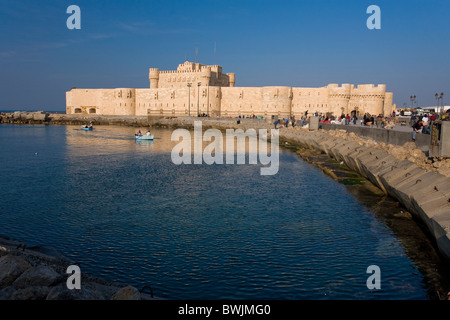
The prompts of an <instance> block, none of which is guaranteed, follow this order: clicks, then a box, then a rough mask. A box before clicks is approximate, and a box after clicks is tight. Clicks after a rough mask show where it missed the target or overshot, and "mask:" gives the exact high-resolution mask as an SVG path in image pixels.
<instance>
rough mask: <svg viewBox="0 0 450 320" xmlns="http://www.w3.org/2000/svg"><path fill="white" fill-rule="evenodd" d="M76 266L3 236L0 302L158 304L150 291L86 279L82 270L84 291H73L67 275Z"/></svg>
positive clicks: (40, 248)
mask: <svg viewBox="0 0 450 320" xmlns="http://www.w3.org/2000/svg"><path fill="white" fill-rule="evenodd" d="M73 264H75V265H76V263H74V262H73V261H70V260H69V259H67V258H66V257H64V256H63V255H62V254H61V253H59V252H57V251H56V250H54V249H52V248H49V247H44V246H34V247H29V248H28V247H27V246H26V244H25V243H22V242H19V241H16V240H13V239H10V238H8V237H6V236H0V300H159V299H157V298H154V297H153V294H152V292H150V293H147V290H146V292H145V293H144V292H140V291H139V290H138V289H136V288H135V287H132V286H123V285H120V284H117V283H113V282H108V281H105V280H102V279H99V278H96V277H92V276H90V275H87V274H85V273H83V268H82V266H81V267H80V268H81V289H79V290H77V289H73V290H70V289H68V288H67V284H66V282H67V279H68V278H69V276H70V275H71V274H67V273H66V271H67V268H68V266H70V265H73Z"/></svg>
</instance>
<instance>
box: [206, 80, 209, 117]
mask: <svg viewBox="0 0 450 320" xmlns="http://www.w3.org/2000/svg"><path fill="white" fill-rule="evenodd" d="M206 116H207V117H209V86H208V100H207V104H206Z"/></svg>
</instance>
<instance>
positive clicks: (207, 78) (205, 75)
mask: <svg viewBox="0 0 450 320" xmlns="http://www.w3.org/2000/svg"><path fill="white" fill-rule="evenodd" d="M200 81H201V83H202V85H203V86H209V84H210V83H211V68H208V67H206V68H202V71H201V75H200Z"/></svg>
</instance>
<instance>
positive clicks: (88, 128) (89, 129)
mask: <svg viewBox="0 0 450 320" xmlns="http://www.w3.org/2000/svg"><path fill="white" fill-rule="evenodd" d="M81 129H82V130H85V131H92V130H94V127H85V126H82V127H81Z"/></svg>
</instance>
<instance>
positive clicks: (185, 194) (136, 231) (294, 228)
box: [0, 125, 428, 299]
mask: <svg viewBox="0 0 450 320" xmlns="http://www.w3.org/2000/svg"><path fill="white" fill-rule="evenodd" d="M135 130H136V129H134V128H128V127H113V126H104V127H100V126H99V127H97V128H96V129H95V130H94V131H92V132H87V131H82V130H80V127H79V126H14V125H0V177H1V179H0V190H1V201H0V234H5V235H8V236H10V237H13V238H16V239H20V240H23V241H25V242H27V244H28V245H29V246H32V245H47V246H51V247H54V248H56V249H57V250H59V251H61V252H63V253H64V254H66V255H67V256H69V257H71V258H73V259H74V260H75V261H78V262H80V263H81V266H82V268H81V269H82V272H87V273H89V274H92V275H94V276H99V277H103V278H105V279H108V280H111V281H119V282H122V283H125V284H131V285H134V286H136V287H137V288H142V287H143V286H144V285H147V284H151V285H152V287H153V288H154V292H155V295H158V296H160V297H164V298H169V299H427V298H428V297H427V286H426V283H425V281H424V277H423V275H422V274H421V273H420V272H419V271H418V269H417V267H416V266H415V265H414V263H412V262H411V260H410V259H409V258H408V257H407V256H406V255H405V253H404V250H403V248H402V246H401V245H400V244H399V242H398V240H397V239H396V238H395V236H394V235H393V232H392V231H391V230H390V229H388V228H387V227H386V226H385V225H384V224H383V222H382V221H380V220H379V219H377V217H376V216H374V214H373V213H372V212H371V211H370V210H369V209H367V208H366V207H364V206H363V205H361V203H359V202H358V201H357V200H356V199H355V198H354V197H353V196H352V195H350V194H349V193H348V191H347V190H346V188H345V187H344V186H342V185H340V184H338V183H337V182H335V181H334V180H332V179H330V178H328V177H327V176H325V175H324V174H323V173H322V172H321V171H320V170H319V169H317V168H315V167H314V166H312V165H310V164H308V163H305V162H304V161H302V160H301V159H299V158H298V157H297V156H296V155H295V154H294V153H291V152H288V151H283V150H280V152H281V153H280V170H279V173H278V174H277V175H274V176H261V175H260V167H259V165H211V166H210V165H206V164H203V165H180V166H176V165H174V164H173V163H172V161H171V158H170V151H171V148H172V146H173V145H174V144H175V143H173V142H171V141H170V136H171V133H172V130H169V129H153V130H152V132H153V133H154V134H155V136H156V137H157V138H158V139H155V141H154V142H142V143H137V142H135V141H134V136H133V135H134V132H135ZM205 144H206V143H205ZM370 265H378V266H379V267H380V268H381V275H382V281H381V285H382V288H381V290H369V289H367V287H366V280H367V278H368V277H369V274H367V273H366V269H367V267H368V266H370Z"/></svg>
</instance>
